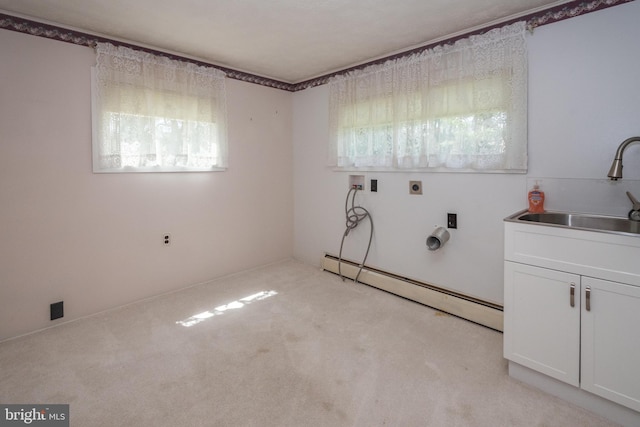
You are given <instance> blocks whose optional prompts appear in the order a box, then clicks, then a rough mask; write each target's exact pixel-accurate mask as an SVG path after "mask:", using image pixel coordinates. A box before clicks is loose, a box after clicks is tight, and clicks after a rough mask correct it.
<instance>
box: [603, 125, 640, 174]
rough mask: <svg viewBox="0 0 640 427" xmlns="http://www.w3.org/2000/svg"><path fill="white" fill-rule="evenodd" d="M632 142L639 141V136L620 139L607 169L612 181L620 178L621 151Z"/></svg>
mask: <svg viewBox="0 0 640 427" xmlns="http://www.w3.org/2000/svg"><path fill="white" fill-rule="evenodd" d="M634 142H640V136H632V137H631V138H627V139H625V140H624V141H622V144H620V146H619V147H618V150H617V151H616V157H615V158H614V159H613V163H612V164H611V169H609V175H607V176H608V177H609V179H611V180H612V181H617V180H619V179H621V178H622V153H624V150H625V149H626V148H627V147H628V146H629V145H631V144H633V143H634Z"/></svg>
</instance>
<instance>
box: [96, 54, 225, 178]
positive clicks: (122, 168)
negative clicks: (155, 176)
mask: <svg viewBox="0 0 640 427" xmlns="http://www.w3.org/2000/svg"><path fill="white" fill-rule="evenodd" d="M96 52H97V65H96V67H95V70H94V84H93V102H94V105H93V107H94V108H93V110H94V111H93V116H94V138H93V139H94V143H93V146H94V171H96V172H127V171H132V172H175V171H208V170H219V169H222V168H225V167H226V164H227V141H226V133H227V126H226V121H227V117H226V115H227V114H226V96H225V75H224V73H223V72H222V71H220V70H217V69H214V68H210V67H201V66H197V65H195V64H192V63H187V62H182V61H176V60H172V59H169V58H166V57H162V56H156V55H153V54H150V53H147V52H142V51H137V50H133V49H129V48H126V47H122V46H120V47H116V46H114V45H111V44H109V43H98V45H97V47H96Z"/></svg>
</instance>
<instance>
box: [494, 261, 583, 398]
mask: <svg viewBox="0 0 640 427" xmlns="http://www.w3.org/2000/svg"><path fill="white" fill-rule="evenodd" d="M504 264H505V267H504V272H505V277H504V286H505V289H504V357H505V358H507V359H509V360H511V361H513V362H516V363H519V364H521V365H523V366H526V367H528V368H531V369H534V370H536V371H538V372H541V373H543V374H546V375H549V376H551V377H553V378H556V379H558V380H560V381H564V382H566V383H569V384H571V385H574V386H579V381H580V276H578V275H575V274H569V273H564V272H561V271H555V270H548V269H546V268H539V267H532V266H530V265H525V264H519V263H514V262H508V261H507V262H505V263H504ZM572 289H573V292H572ZM572 293H573V304H572V297H571V295H572Z"/></svg>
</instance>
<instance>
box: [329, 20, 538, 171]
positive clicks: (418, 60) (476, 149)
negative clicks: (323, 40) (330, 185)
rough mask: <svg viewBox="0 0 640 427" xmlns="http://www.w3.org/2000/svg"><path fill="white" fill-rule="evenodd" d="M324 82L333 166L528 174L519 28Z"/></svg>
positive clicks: (517, 25) (523, 58)
mask: <svg viewBox="0 0 640 427" xmlns="http://www.w3.org/2000/svg"><path fill="white" fill-rule="evenodd" d="M329 86H330V133H331V143H330V153H329V164H330V165H331V166H334V167H338V168H366V169H374V170H385V169H389V170H398V169H400V170H436V171H437V170H443V171H447V170H454V171H508V172H525V171H526V167H527V51H526V44H525V23H524V22H518V23H515V24H512V25H509V26H504V27H502V28H496V29H493V30H491V31H489V32H487V33H485V34H482V35H477V36H471V37H469V38H466V39H462V40H459V41H457V42H456V43H454V44H453V45H444V46H438V47H436V48H433V49H430V50H426V51H423V52H421V53H418V54H415V55H412V56H409V57H405V58H400V59H396V60H391V61H388V62H385V63H384V64H381V65H376V66H371V67H368V68H365V69H363V70H359V71H354V72H352V73H349V74H347V75H345V76H341V77H337V78H334V79H332V80H331V82H330V84H329Z"/></svg>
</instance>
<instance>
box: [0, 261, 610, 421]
mask: <svg viewBox="0 0 640 427" xmlns="http://www.w3.org/2000/svg"><path fill="white" fill-rule="evenodd" d="M268 291H272V292H271V293H268ZM247 297H248V298H247ZM243 298H246V299H245V300H244V301H243V300H242V299H243ZM198 314H199V316H197V317H195V318H194V317H193V316H194V315H198ZM181 322H182V323H181ZM185 325H190V326H185ZM0 402H2V403H48V404H52V403H69V404H70V415H71V425H72V426H80V427H84V426H261V427H262V426H367V427H369V426H492V427H493V426H510V427H511V426H514V427H515V426H547V427H551V426H583V427H585V426H611V425H613V424H612V423H610V422H608V421H606V420H604V419H602V418H600V417H598V416H596V415H593V414H591V413H589V412H587V411H585V410H583V409H580V408H578V407H576V406H573V405H571V404H568V403H565V402H563V401H561V400H558V399H556V398H554V397H551V396H549V395H547V394H544V393H542V392H540V391H537V390H535V389H532V388H530V387H528V386H525V385H523V384H521V383H519V382H517V381H515V380H512V379H511V378H509V377H508V375H507V365H506V362H505V360H504V359H503V358H502V334H500V333H499V332H496V331H493V330H490V329H487V328H484V327H482V326H478V325H476V324H473V323H470V322H467V321H465V320H462V319H459V318H456V317H453V316H448V315H446V314H444V313H440V312H438V311H435V310H433V309H431V308H428V307H425V306H422V305H420V304H417V303H414V302H411V301H408V300H404V299H402V298H399V297H396V296H393V295H391V294H388V293H385V292H383V291H380V290H377V289H374V288H371V287H368V286H366V285H362V284H354V283H353V282H348V281H347V282H342V281H341V280H340V279H339V278H338V277H336V276H334V275H332V274H330V273H327V272H322V271H320V270H318V269H317V268H314V267H311V266H308V265H304V264H301V263H299V262H296V261H287V262H283V263H278V264H275V265H271V266H267V267H264V268H260V269H257V270H253V271H249V272H245V273H242V274H238V275H235V276H232V277H228V278H224V279H220V280H216V281H212V282H210V283H207V284H203V285H199V286H195V287H192V288H189V289H186V290H183V291H180V292H176V293H173V294H170V295H165V296H162V297H158V298H154V299H151V300H148V301H144V302H140V303H136V304H132V305H129V306H126V307H123V308H119V309H116V310H112V311H109V312H106V313H102V314H99V315H96V316H92V317H89V318H85V319H81V320H78V321H75V322H70V323H67V324H63V325H60V326H58V327H55V328H51V329H48V330H45V331H42V332H39V333H36V334H32V335H29V336H26V337H22V338H18V339H14V340H10V341H5V342H3V343H0Z"/></svg>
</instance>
